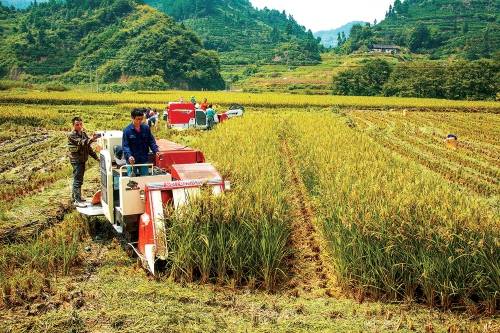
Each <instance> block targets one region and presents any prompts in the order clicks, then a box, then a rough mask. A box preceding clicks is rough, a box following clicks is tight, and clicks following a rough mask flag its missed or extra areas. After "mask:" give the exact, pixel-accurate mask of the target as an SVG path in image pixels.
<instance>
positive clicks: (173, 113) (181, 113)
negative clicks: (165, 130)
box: [168, 103, 195, 125]
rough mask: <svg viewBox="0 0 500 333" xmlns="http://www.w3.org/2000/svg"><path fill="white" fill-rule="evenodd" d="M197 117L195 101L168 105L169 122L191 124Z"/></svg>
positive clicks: (171, 123)
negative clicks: (191, 120)
mask: <svg viewBox="0 0 500 333" xmlns="http://www.w3.org/2000/svg"><path fill="white" fill-rule="evenodd" d="M194 117H195V108H194V105H193V103H170V104H169V105H168V123H169V124H170V125H178V124H189V120H190V119H194Z"/></svg>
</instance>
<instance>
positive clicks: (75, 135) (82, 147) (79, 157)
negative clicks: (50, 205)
mask: <svg viewBox="0 0 500 333" xmlns="http://www.w3.org/2000/svg"><path fill="white" fill-rule="evenodd" d="M71 122H72V124H73V131H72V132H71V133H70V134H69V135H68V150H69V152H68V153H69V160H70V162H71V166H72V167H73V189H72V194H71V198H72V200H73V204H74V205H75V206H76V207H81V208H83V207H86V206H87V204H86V201H85V200H83V199H82V185H83V176H84V174H85V163H87V160H88V159H89V156H91V157H92V158H93V159H95V160H96V161H99V157H97V154H96V153H95V151H94V150H93V149H92V147H91V146H90V145H91V144H92V142H94V141H96V140H97V138H98V137H99V136H98V135H97V134H94V135H93V136H92V138H90V137H89V136H88V135H87V133H85V131H84V129H83V121H82V118H80V117H74V118H73V119H72V120H71Z"/></svg>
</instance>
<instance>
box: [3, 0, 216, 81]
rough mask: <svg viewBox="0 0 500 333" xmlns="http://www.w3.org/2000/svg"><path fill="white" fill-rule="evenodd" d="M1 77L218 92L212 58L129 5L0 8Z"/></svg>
mask: <svg viewBox="0 0 500 333" xmlns="http://www.w3.org/2000/svg"><path fill="white" fill-rule="evenodd" d="M0 33H1V38H2V43H1V46H0V74H1V75H2V76H9V77H11V78H23V79H27V80H31V81H33V80H50V79H57V80H60V81H62V82H65V83H84V82H89V81H91V80H92V81H98V82H101V83H112V82H117V81H120V82H127V81H134V80H136V81H138V82H142V83H144V85H145V86H148V87H151V86H153V87H152V88H154V86H155V85H156V86H158V87H159V88H165V87H167V86H171V87H179V88H190V89H202V88H208V89H221V88H223V87H224V81H223V80H222V77H221V75H220V73H219V59H218V56H217V55H216V54H215V53H214V52H211V51H206V50H204V49H203V47H202V44H201V41H200V40H199V38H198V37H197V36H196V35H195V34H194V33H192V32H190V31H188V30H186V29H185V28H184V27H182V26H181V25H179V24H177V23H175V22H174V20H172V19H171V18H169V17H167V16H166V15H164V14H163V13H160V12H159V11H156V10H154V9H152V8H151V7H149V6H145V5H141V4H139V3H137V2H135V1H133V0H84V1H82V0H67V1H65V2H55V1H51V2H48V3H43V4H37V5H34V6H31V7H29V8H28V10H26V11H12V10H11V9H8V8H6V7H2V9H0Z"/></svg>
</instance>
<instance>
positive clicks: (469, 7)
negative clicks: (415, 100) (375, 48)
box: [343, 0, 500, 59]
mask: <svg viewBox="0 0 500 333" xmlns="http://www.w3.org/2000/svg"><path fill="white" fill-rule="evenodd" d="M498 13H500V1H498V0H396V1H395V2H394V5H393V6H390V8H389V10H388V11H387V14H386V18H385V20H383V21H382V22H380V23H379V24H377V25H375V26H369V25H368V26H355V27H354V28H353V30H352V31H351V37H350V39H348V40H347V42H346V43H345V44H344V45H343V50H344V51H345V52H347V53H351V52H354V51H357V50H360V49H361V50H363V49H365V50H366V49H367V48H369V47H370V46H371V45H373V44H396V45H399V46H402V47H405V48H407V49H408V50H409V51H411V52H416V53H424V54H431V55H432V56H433V57H435V58H439V57H444V56H449V55H457V56H460V57H464V58H467V59H478V58H483V57H493V56H494V54H495V53H496V54H498V50H499V46H500V23H499V17H498Z"/></svg>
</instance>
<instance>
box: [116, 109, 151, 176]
mask: <svg viewBox="0 0 500 333" xmlns="http://www.w3.org/2000/svg"><path fill="white" fill-rule="evenodd" d="M131 117H132V123H131V124H130V125H128V126H127V127H125V129H124V130H123V139H122V145H123V153H124V154H125V160H126V161H127V164H128V165H130V166H129V167H128V168H127V171H128V174H129V176H130V175H132V174H135V175H140V176H146V175H147V174H148V167H147V166H139V167H134V164H147V163H149V149H151V151H152V152H153V153H155V154H157V153H158V145H157V144H156V140H155V138H154V136H153V134H152V133H151V128H150V127H149V126H147V125H146V124H143V121H144V114H143V113H142V112H141V110H140V109H134V110H133V111H132V113H131Z"/></svg>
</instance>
